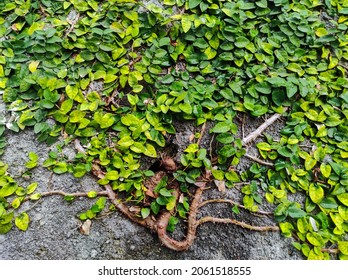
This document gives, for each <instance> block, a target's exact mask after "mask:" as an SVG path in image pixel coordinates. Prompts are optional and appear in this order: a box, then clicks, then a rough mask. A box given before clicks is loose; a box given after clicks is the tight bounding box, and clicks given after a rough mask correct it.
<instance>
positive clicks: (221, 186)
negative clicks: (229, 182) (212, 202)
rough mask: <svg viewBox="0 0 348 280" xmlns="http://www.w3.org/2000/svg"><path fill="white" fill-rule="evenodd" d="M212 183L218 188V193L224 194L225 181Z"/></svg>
mask: <svg viewBox="0 0 348 280" xmlns="http://www.w3.org/2000/svg"><path fill="white" fill-rule="evenodd" d="M214 183H215V185H216V186H217V187H218V190H219V192H225V191H226V184H225V181H220V180H214Z"/></svg>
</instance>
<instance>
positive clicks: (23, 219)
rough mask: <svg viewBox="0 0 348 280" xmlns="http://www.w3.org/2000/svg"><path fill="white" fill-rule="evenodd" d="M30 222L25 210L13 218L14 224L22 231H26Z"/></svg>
mask: <svg viewBox="0 0 348 280" xmlns="http://www.w3.org/2000/svg"><path fill="white" fill-rule="evenodd" d="M29 222H30V218H29V215H28V214H27V213H25V212H23V213H21V214H20V215H19V216H18V217H16V219H15V225H16V226H17V227H18V228H19V229H20V230H23V231H26V230H27V229H28V226H29Z"/></svg>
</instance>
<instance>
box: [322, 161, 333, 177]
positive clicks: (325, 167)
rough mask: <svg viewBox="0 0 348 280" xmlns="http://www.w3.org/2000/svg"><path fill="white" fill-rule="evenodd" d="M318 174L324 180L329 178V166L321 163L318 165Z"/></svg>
mask: <svg viewBox="0 0 348 280" xmlns="http://www.w3.org/2000/svg"><path fill="white" fill-rule="evenodd" d="M320 172H321V174H323V176H324V177H325V178H329V177H330V175H331V165H329V164H326V163H324V162H323V163H322V164H320Z"/></svg>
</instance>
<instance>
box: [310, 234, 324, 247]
mask: <svg viewBox="0 0 348 280" xmlns="http://www.w3.org/2000/svg"><path fill="white" fill-rule="evenodd" d="M306 238H307V240H308V242H309V243H311V244H312V245H313V246H318V247H322V246H323V245H324V244H325V243H324V240H323V238H322V237H321V236H320V234H318V233H316V232H309V233H307V234H306Z"/></svg>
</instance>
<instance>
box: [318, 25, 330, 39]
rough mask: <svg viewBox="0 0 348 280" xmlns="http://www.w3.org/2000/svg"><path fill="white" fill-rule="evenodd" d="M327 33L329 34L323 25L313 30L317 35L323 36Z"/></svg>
mask: <svg viewBox="0 0 348 280" xmlns="http://www.w3.org/2000/svg"><path fill="white" fill-rule="evenodd" d="M327 34H329V33H328V32H327V30H326V29H325V28H323V27H320V28H318V29H317V30H316V31H315V35H317V36H318V37H323V36H325V35H327Z"/></svg>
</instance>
